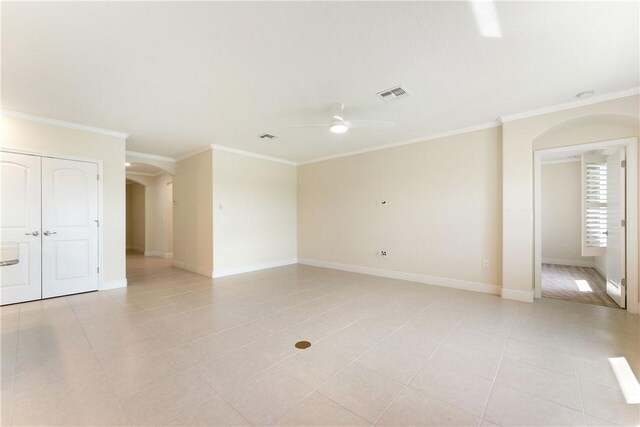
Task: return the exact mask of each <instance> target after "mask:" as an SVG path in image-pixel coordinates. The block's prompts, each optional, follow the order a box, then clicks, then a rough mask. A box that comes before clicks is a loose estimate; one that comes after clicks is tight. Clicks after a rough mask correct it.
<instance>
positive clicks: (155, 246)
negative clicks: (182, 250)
mask: <svg viewBox="0 0 640 427" xmlns="http://www.w3.org/2000/svg"><path fill="white" fill-rule="evenodd" d="M147 192H149V193H150V194H149V197H148V198H147V211H148V212H149V214H150V215H148V216H147V218H148V219H147V221H148V223H147V249H146V253H145V254H146V255H151V256H159V257H163V258H171V257H172V256H173V176H171V175H169V174H167V173H162V174H160V175H157V176H155V177H153V179H152V181H151V186H150V187H147Z"/></svg>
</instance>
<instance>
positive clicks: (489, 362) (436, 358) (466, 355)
mask: <svg viewBox="0 0 640 427" xmlns="http://www.w3.org/2000/svg"><path fill="white" fill-rule="evenodd" d="M501 356H502V355H501V354H499V353H485V352H481V351H470V350H469V349H468V348H467V347H466V346H465V345H464V343H460V342H457V343H449V342H445V343H444V344H442V346H441V347H440V348H439V349H438V351H437V352H436V353H435V354H434V355H433V356H432V357H431V358H430V359H429V360H428V362H427V366H428V367H429V369H435V370H443V371H444V370H450V371H452V372H458V373H461V374H468V375H473V376H478V377H482V378H487V379H493V378H494V377H495V375H496V372H497V371H498V366H499V365H500V359H501Z"/></svg>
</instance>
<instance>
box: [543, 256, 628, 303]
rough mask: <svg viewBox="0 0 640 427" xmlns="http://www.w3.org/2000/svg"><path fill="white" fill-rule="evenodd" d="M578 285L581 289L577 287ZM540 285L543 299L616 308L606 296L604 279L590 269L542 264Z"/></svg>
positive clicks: (594, 270) (612, 301)
mask: <svg viewBox="0 0 640 427" xmlns="http://www.w3.org/2000/svg"><path fill="white" fill-rule="evenodd" d="M579 283H580V284H581V286H582V287H583V289H580V288H579V287H578V284H579ZM541 285H542V296H543V297H544V298H555V299H561V300H565V301H572V302H579V303H583V304H595V305H604V306H606V307H614V308H618V304H616V302H615V301H614V300H612V299H611V298H610V297H609V295H607V289H606V283H605V280H604V278H603V277H602V276H600V273H598V270H596V269H595V268H592V267H574V266H571V265H558V264H542V283H541ZM585 285H586V286H585Z"/></svg>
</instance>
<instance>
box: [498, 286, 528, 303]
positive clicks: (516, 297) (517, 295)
mask: <svg viewBox="0 0 640 427" xmlns="http://www.w3.org/2000/svg"><path fill="white" fill-rule="evenodd" d="M501 295H502V298H504V299H510V300H513V301H521V302H533V291H516V290H514V289H505V288H502V294H501Z"/></svg>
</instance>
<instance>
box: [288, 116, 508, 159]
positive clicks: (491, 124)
mask: <svg viewBox="0 0 640 427" xmlns="http://www.w3.org/2000/svg"><path fill="white" fill-rule="evenodd" d="M500 126H502V124H501V123H500V122H498V121H492V122H487V123H482V124H479V125H475V126H469V127H465V128H460V129H455V130H452V131H446V132H440V133H434V134H431V135H425V136H421V137H419V138H411V139H406V140H403V141H398V142H392V143H390V144H383V145H377V146H375V147H369V148H363V149H361V150H354V151H348V152H346V153H340V154H334V155H331V156H326V157H320V158H317V159H312V160H305V161H304V162H299V163H298V165H299V166H300V165H307V164H310V163H318V162H323V161H325V160H331V159H338V158H340V157H348V156H354V155H356V154H364V153H370V152H372V151H378V150H385V149H387V148H394V147H401V146H403V145H411V144H415V143H418V142H425V141H431V140H434V139H440V138H446V137H448V136H455V135H461V134H464V133H469V132H476V131H479V130H484V129H491V128H495V127H500Z"/></svg>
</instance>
